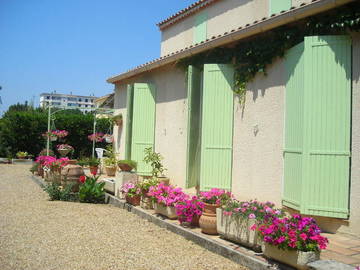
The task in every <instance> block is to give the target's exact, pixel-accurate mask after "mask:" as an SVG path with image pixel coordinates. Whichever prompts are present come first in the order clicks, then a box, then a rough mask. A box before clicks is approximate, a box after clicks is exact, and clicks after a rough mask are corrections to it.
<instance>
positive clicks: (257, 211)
mask: <svg viewBox="0 0 360 270" xmlns="http://www.w3.org/2000/svg"><path fill="white" fill-rule="evenodd" d="M223 215H225V216H233V217H234V218H243V219H254V220H256V223H258V224H259V223H261V222H263V221H264V220H266V219H267V218H269V217H272V216H276V217H278V218H279V217H283V216H284V213H283V212H282V211H281V210H280V209H276V208H275V204H274V203H272V202H259V201H257V200H250V201H242V202H240V201H238V200H235V199H232V200H229V201H228V202H227V204H226V205H224V206H223Z"/></svg>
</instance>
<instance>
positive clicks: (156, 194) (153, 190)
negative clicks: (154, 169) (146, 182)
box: [148, 183, 188, 206]
mask: <svg viewBox="0 0 360 270" xmlns="http://www.w3.org/2000/svg"><path fill="white" fill-rule="evenodd" d="M148 195H149V196H150V197H153V198H154V199H155V201H156V202H157V203H161V204H164V205H166V206H175V205H176V203H178V202H181V201H184V200H185V199H187V198H188V195H186V194H185V193H184V192H183V191H182V189H181V188H179V187H173V186H167V185H165V184H164V183H160V184H158V185H157V186H151V187H150V189H149V192H148Z"/></svg>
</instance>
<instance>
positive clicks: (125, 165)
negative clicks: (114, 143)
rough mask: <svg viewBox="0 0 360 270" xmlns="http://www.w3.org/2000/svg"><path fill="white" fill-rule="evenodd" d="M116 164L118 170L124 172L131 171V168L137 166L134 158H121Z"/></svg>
mask: <svg viewBox="0 0 360 270" xmlns="http://www.w3.org/2000/svg"><path fill="white" fill-rule="evenodd" d="M117 164H118V166H119V168H120V170H122V171H124V172H131V171H132V170H133V169H135V170H136V168H137V163H136V161H134V160H129V159H123V160H119V161H118V163H117Z"/></svg>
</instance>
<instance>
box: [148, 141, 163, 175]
mask: <svg viewBox="0 0 360 270" xmlns="http://www.w3.org/2000/svg"><path fill="white" fill-rule="evenodd" d="M144 152H145V157H144V161H145V162H146V163H147V164H150V166H151V168H152V169H151V175H152V176H155V177H158V176H160V175H162V174H163V172H164V171H165V170H166V169H165V168H164V166H163V164H162V163H161V160H163V159H164V158H163V157H162V156H161V155H160V153H156V152H154V151H153V150H152V147H149V148H145V150H144Z"/></svg>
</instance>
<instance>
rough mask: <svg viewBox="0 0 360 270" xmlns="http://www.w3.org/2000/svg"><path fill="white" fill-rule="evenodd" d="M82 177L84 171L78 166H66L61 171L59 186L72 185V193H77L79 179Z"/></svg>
mask: <svg viewBox="0 0 360 270" xmlns="http://www.w3.org/2000/svg"><path fill="white" fill-rule="evenodd" d="M82 175H84V170H83V168H82V167H81V166H79V165H66V166H65V167H63V168H62V169H61V184H62V186H63V187H66V186H67V185H69V184H74V186H73V189H72V190H73V191H74V192H78V191H79V184H80V182H79V177H80V176H82Z"/></svg>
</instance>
